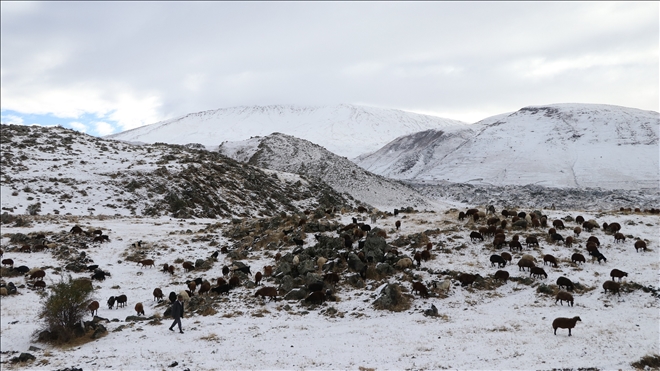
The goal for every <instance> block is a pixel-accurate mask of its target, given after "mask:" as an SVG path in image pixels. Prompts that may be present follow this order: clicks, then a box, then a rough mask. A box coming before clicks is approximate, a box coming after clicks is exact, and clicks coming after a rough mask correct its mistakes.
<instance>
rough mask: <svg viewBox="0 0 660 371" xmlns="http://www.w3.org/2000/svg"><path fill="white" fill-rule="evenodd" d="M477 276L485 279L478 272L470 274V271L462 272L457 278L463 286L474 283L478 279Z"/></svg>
mask: <svg viewBox="0 0 660 371" xmlns="http://www.w3.org/2000/svg"><path fill="white" fill-rule="evenodd" d="M477 278H480V279H483V277H481V276H480V275H478V274H469V273H461V274H459V275H458V277H456V279H457V280H458V281H459V282H460V283H461V286H467V285H472V284H473V283H474V281H476V280H477Z"/></svg>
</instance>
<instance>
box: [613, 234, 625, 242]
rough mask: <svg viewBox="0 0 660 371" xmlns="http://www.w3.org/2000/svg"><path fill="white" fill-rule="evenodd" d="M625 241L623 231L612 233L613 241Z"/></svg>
mask: <svg viewBox="0 0 660 371" xmlns="http://www.w3.org/2000/svg"><path fill="white" fill-rule="evenodd" d="M619 242H626V236H625V235H624V234H623V233H620V232H617V233H615V234H614V243H619Z"/></svg>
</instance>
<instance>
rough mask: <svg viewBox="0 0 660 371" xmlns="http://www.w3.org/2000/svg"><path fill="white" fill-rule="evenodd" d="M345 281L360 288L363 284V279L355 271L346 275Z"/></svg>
mask: <svg viewBox="0 0 660 371" xmlns="http://www.w3.org/2000/svg"><path fill="white" fill-rule="evenodd" d="M346 282H348V284H349V285H351V286H353V287H355V288H358V289H362V288H364V286H365V283H364V280H363V279H362V277H360V275H359V274H357V273H356V274H352V275H350V276H348V277H346Z"/></svg>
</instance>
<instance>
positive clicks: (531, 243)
mask: <svg viewBox="0 0 660 371" xmlns="http://www.w3.org/2000/svg"><path fill="white" fill-rule="evenodd" d="M525 243H526V244H527V247H530V246H538V245H539V240H538V239H537V238H536V237H535V236H528V237H527V238H526V239H525Z"/></svg>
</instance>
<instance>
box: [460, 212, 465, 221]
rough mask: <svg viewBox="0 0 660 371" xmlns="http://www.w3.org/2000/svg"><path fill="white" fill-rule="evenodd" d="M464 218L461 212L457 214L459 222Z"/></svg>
mask: <svg viewBox="0 0 660 371" xmlns="http://www.w3.org/2000/svg"><path fill="white" fill-rule="evenodd" d="M465 216H466V215H465V213H464V212H462V211H461V212H459V213H458V220H461V221H462V220H463V219H465Z"/></svg>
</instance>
